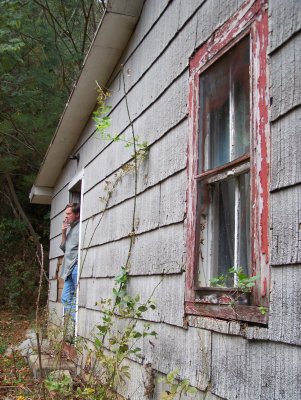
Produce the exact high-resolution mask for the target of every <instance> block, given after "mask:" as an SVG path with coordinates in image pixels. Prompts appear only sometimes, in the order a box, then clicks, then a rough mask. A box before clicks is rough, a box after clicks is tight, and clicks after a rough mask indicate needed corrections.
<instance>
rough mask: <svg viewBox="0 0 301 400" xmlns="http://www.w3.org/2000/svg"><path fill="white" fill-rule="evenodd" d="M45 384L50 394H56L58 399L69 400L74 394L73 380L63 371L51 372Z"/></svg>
mask: <svg viewBox="0 0 301 400" xmlns="http://www.w3.org/2000/svg"><path fill="white" fill-rule="evenodd" d="M44 383H45V387H46V389H47V390H48V391H49V392H54V393H56V395H57V396H56V398H60V399H67V398H70V395H71V394H72V378H71V376H69V375H67V374H65V373H63V371H54V372H51V373H50V374H49V375H48V376H47V378H46V379H45V380H44Z"/></svg>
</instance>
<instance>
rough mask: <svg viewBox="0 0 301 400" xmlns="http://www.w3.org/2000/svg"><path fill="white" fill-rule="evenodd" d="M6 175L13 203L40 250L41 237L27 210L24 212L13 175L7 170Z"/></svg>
mask: <svg viewBox="0 0 301 400" xmlns="http://www.w3.org/2000/svg"><path fill="white" fill-rule="evenodd" d="M4 176H5V179H6V182H7V185H8V188H9V193H10V196H11V199H12V201H13V203H14V204H15V206H16V209H17V210H18V212H19V215H20V217H21V218H22V220H23V221H24V222H25V224H26V227H27V229H28V231H29V233H30V235H31V236H32V238H33V241H34V243H35V245H36V246H37V250H38V251H39V249H40V242H39V237H38V235H37V234H36V232H35V230H34V228H33V226H32V225H31V222H30V221H29V219H28V218H27V215H26V214H25V212H24V210H23V208H22V206H21V204H20V202H19V199H18V196H17V193H16V191H15V188H14V184H13V181H12V179H11V176H10V174H9V173H7V172H6V173H5V174H4Z"/></svg>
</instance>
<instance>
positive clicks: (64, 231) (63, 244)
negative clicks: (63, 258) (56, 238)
mask: <svg viewBox="0 0 301 400" xmlns="http://www.w3.org/2000/svg"><path fill="white" fill-rule="evenodd" d="M67 228H68V224H67V221H66V219H64V221H63V225H62V241H61V244H60V248H61V250H63V252H65V247H66V246H65V245H66V239H67Z"/></svg>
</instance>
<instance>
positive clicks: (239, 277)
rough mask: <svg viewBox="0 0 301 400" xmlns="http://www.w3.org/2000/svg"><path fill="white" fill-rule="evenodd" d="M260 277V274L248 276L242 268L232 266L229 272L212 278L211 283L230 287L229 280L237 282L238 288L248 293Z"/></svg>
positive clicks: (216, 285)
mask: <svg viewBox="0 0 301 400" xmlns="http://www.w3.org/2000/svg"><path fill="white" fill-rule="evenodd" d="M259 278H260V276H259V275H254V276H248V275H247V274H246V273H245V272H244V271H243V269H242V268H234V267H233V268H230V269H229V270H228V272H227V274H222V275H220V276H217V277H214V278H212V279H210V284H211V285H212V286H215V287H228V285H229V282H234V281H235V282H236V288H237V289H240V290H241V291H243V292H245V293H248V292H249V291H250V289H251V288H252V287H253V286H255V282H256V281H257V280H258V279H259Z"/></svg>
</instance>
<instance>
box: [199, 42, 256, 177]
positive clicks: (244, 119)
mask: <svg viewBox="0 0 301 400" xmlns="http://www.w3.org/2000/svg"><path fill="white" fill-rule="evenodd" d="M249 65H250V56H249V38H248V37H246V38H244V39H243V40H242V41H241V42H240V43H239V44H237V45H236V46H234V47H233V48H232V49H231V50H230V51H229V52H227V54H226V55H225V56H223V57H222V58H221V59H219V60H218V61H217V62H216V63H214V64H213V65H212V66H211V67H209V68H208V69H207V70H206V71H205V72H204V73H202V74H201V76H200V119H199V129H200V151H199V154H200V158H199V171H200V172H202V171H205V170H208V169H212V168H215V167H218V166H221V165H223V164H226V163H227V162H229V161H232V160H234V159H236V158H238V157H240V156H242V155H244V154H245V153H248V152H249V147H250V125H249V121H250V82H249Z"/></svg>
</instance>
